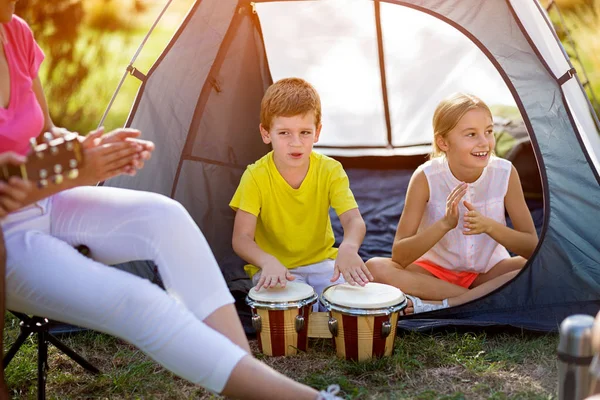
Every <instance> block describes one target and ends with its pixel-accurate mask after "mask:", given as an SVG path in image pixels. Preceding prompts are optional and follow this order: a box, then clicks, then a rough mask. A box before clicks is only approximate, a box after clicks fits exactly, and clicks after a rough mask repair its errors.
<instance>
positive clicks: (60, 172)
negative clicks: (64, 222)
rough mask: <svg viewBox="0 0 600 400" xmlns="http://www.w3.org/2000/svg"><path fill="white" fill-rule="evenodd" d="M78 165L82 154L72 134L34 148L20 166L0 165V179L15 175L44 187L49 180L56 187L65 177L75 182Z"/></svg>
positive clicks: (75, 136)
mask: <svg viewBox="0 0 600 400" xmlns="http://www.w3.org/2000/svg"><path fill="white" fill-rule="evenodd" d="M82 164H83V151H82V148H81V145H80V143H79V141H78V140H77V135H74V134H72V135H70V136H68V137H65V138H57V139H54V140H51V141H49V142H48V143H42V144H40V145H37V146H35V147H34V148H33V151H32V152H31V153H30V154H29V155H28V157H27V161H26V162H25V163H23V164H20V165H2V166H0V180H3V181H7V180H8V179H10V178H11V177H13V176H17V177H19V178H21V179H23V180H26V181H33V182H37V184H38V186H40V187H45V186H47V185H48V183H49V182H50V181H52V182H53V183H56V184H60V183H61V182H62V181H63V179H64V176H65V175H67V176H68V178H69V179H75V178H76V177H77V175H78V174H79V171H78V169H79V168H81V166H82Z"/></svg>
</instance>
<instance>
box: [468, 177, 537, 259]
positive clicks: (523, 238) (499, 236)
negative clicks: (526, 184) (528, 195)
mask: <svg viewBox="0 0 600 400" xmlns="http://www.w3.org/2000/svg"><path fill="white" fill-rule="evenodd" d="M465 206H466V207H467V209H469V211H468V212H467V216H465V228H468V229H469V230H468V231H464V234H465V235H477V234H480V233H487V234H488V235H489V236H490V237H491V238H492V239H494V240H495V241H496V242H498V243H499V244H501V245H502V246H504V247H506V248H507V249H508V250H509V251H511V252H513V253H515V254H518V255H520V256H521V257H523V258H527V259H529V258H530V257H531V255H532V254H533V251H534V250H535V247H536V246H537V244H538V237H537V232H536V231H535V225H534V223H533V219H532V218H531V213H530V212H529V209H528V208H527V204H526V203H525V196H524V195H523V188H522V187H521V180H520V179H519V174H518V173H517V170H516V169H515V167H514V166H513V167H512V170H511V172H510V178H509V180H508V190H507V192H506V196H505V197H504V206H505V207H506V211H508V215H509V216H510V219H511V221H512V223H513V226H514V229H511V228H509V227H507V226H506V225H503V224H501V223H499V222H497V221H494V220H492V219H490V218H487V217H485V216H483V215H481V214H479V212H477V211H476V210H475V209H473V206H472V205H471V204H469V203H467V202H465Z"/></svg>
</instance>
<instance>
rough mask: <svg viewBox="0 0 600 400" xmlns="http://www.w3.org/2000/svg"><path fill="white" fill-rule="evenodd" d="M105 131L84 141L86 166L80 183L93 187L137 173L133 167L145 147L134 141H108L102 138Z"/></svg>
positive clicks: (92, 134)
mask: <svg viewBox="0 0 600 400" xmlns="http://www.w3.org/2000/svg"><path fill="white" fill-rule="evenodd" d="M103 133H104V131H103V130H102V129H99V130H96V131H93V132H91V133H90V134H88V135H87V136H86V137H85V139H84V140H83V141H82V143H81V144H82V147H83V152H84V155H85V165H84V167H83V168H82V170H81V175H80V182H81V183H82V184H89V185H93V184H96V183H98V182H100V181H105V180H107V179H110V178H113V177H115V176H117V175H121V174H132V173H134V172H135V169H134V167H133V165H134V164H135V162H136V161H138V160H140V153H141V152H142V151H143V149H144V147H143V146H142V145H141V144H139V143H136V142H134V141H125V140H123V141H112V142H111V141H110V140H109V141H108V143H106V142H105V141H104V140H103V138H102V137H101V136H102V134H103Z"/></svg>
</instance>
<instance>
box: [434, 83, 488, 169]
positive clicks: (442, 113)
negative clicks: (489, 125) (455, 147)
mask: <svg viewBox="0 0 600 400" xmlns="http://www.w3.org/2000/svg"><path fill="white" fill-rule="evenodd" d="M477 108H479V109H482V110H485V111H487V112H488V114H490V118H492V112H491V111H490V108H489V107H488V106H487V104H485V103H484V102H483V100H481V99H480V98H479V97H477V96H473V95H472V94H466V93H455V94H453V95H451V96H449V97H447V98H445V99H444V100H442V101H441V102H440V104H438V106H437V108H436V109H435V112H434V113H433V151H432V152H431V154H430V156H429V157H430V158H434V157H440V156H442V155H444V152H443V151H442V150H441V149H440V148H439V146H438V144H437V138H438V137H442V138H443V139H446V137H447V136H448V133H449V132H450V131H451V130H452V129H454V127H455V126H456V125H457V124H458V121H460V119H461V118H462V117H463V115H465V114H466V113H467V112H468V111H471V110H474V109H477Z"/></svg>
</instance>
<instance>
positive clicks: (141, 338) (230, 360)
mask: <svg viewBox="0 0 600 400" xmlns="http://www.w3.org/2000/svg"><path fill="white" fill-rule="evenodd" d="M7 248H8V249H9V257H8V263H7V269H8V270H7V289H8V290H7V306H8V308H10V309H13V310H16V311H20V312H24V313H29V314H36V315H43V316H46V317H49V318H52V319H56V320H60V321H64V322H68V323H71V324H76V325H79V326H84V327H89V328H91V329H94V330H98V331H102V332H106V333H109V334H112V335H114V336H118V337H120V338H122V339H124V340H127V341H129V342H131V343H133V344H134V345H136V346H137V347H138V348H140V350H142V351H143V352H144V353H146V354H148V355H149V356H150V357H152V358H154V359H155V360H156V361H157V362H159V363H161V364H162V365H163V366H165V367H166V368H168V369H170V370H171V371H172V372H174V373H175V374H177V375H179V376H181V377H183V378H185V379H187V380H189V381H191V382H194V383H198V384H200V385H202V386H204V387H206V388H208V389H209V390H212V391H215V392H223V393H225V394H228V395H230V396H233V397H236V398H242V399H253V398H262V399H271V398H272V399H278V398H283V397H286V396H282V395H281V394H282V393H285V394H287V396H289V397H290V398H299V399H303V398H306V399H314V398H316V397H317V392H316V391H315V390H314V389H312V388H309V387H307V386H304V385H301V384H299V383H296V382H294V381H292V380H291V379H289V378H287V377H285V376H283V375H281V374H279V373H278V372H276V371H274V370H272V369H271V368H269V367H268V366H266V365H264V364H261V363H260V362H259V361H257V360H255V359H253V358H252V357H251V356H250V355H249V354H247V353H246V352H245V351H244V350H243V349H241V348H240V347H238V346H236V345H235V344H233V343H232V342H231V341H230V340H229V339H228V338H226V337H225V336H223V335H222V334H220V333H219V332H217V331H215V330H213V329H211V328H210V327H209V326H207V325H206V324H204V323H203V322H202V321H200V320H199V319H198V318H197V317H196V316H195V315H193V314H192V313H191V312H189V311H188V310H187V308H186V307H185V306H184V305H183V304H182V303H181V302H179V301H177V300H176V299H174V298H173V297H171V296H169V294H168V293H166V292H165V291H163V290H161V289H160V288H158V287H157V286H156V285H154V284H152V283H150V282H149V281H147V280H145V279H142V278H139V277H136V276H134V275H132V274H129V273H126V272H123V271H120V270H117V269H115V268H111V267H107V266H105V265H103V264H100V263H98V262H95V261H93V260H90V259H88V258H85V257H83V256H82V255H80V254H79V253H78V252H77V251H76V250H75V249H73V248H72V247H71V246H70V245H68V244H66V243H64V242H63V241H60V240H58V239H56V238H54V237H51V236H49V235H46V234H44V233H41V232H35V231H28V232H19V233H15V234H13V235H12V236H11V237H10V238H8V239H7Z"/></svg>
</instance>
